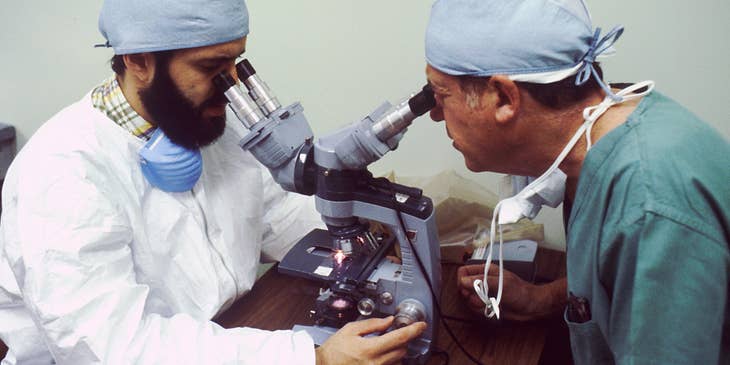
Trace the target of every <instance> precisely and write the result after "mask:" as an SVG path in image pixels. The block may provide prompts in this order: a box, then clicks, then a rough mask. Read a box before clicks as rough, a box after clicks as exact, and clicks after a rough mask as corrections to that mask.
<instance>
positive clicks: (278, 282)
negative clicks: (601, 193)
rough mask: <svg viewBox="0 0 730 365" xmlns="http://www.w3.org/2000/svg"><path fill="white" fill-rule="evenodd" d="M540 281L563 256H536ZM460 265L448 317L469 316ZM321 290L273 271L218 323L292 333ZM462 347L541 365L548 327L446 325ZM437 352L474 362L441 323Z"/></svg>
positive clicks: (445, 304)
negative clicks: (460, 289) (460, 287)
mask: <svg viewBox="0 0 730 365" xmlns="http://www.w3.org/2000/svg"><path fill="white" fill-rule="evenodd" d="M537 265H538V276H539V277H542V278H545V279H552V278H554V277H557V276H559V275H561V274H562V273H563V272H564V268H565V261H564V254H563V253H562V252H558V251H553V250H543V249H540V250H539V251H538V256H537ZM457 268H458V265H454V264H444V265H443V266H442V277H443V285H442V298H441V306H442V310H443V311H444V313H445V314H446V315H452V316H454V317H469V318H473V319H477V318H478V317H477V316H476V315H473V316H470V315H469V314H468V313H469V311H468V309H467V308H466V306H465V305H464V303H463V302H462V301H461V297H460V295H458V293H457V292H456V287H455V283H456V269H457ZM318 291H319V286H318V285H316V284H315V283H313V282H311V281H308V280H305V279H300V278H294V277H290V276H285V275H282V274H279V273H278V272H277V271H276V268H273V269H271V270H269V271H268V272H267V273H266V274H264V275H263V276H262V277H261V278H260V279H259V280H258V281H257V282H256V284H255V285H254V287H253V289H252V290H251V292H250V293H248V294H247V295H246V296H245V297H243V298H241V299H240V300H238V301H237V302H236V303H234V304H233V305H232V306H231V308H229V309H228V310H226V311H225V312H224V313H222V314H221V315H220V316H219V317H218V318H216V320H215V321H216V322H218V323H219V324H221V325H222V326H224V327H240V326H244V327H255V328H261V329H266V330H280V329H290V328H291V327H292V326H293V325H294V324H312V323H313V322H312V320H311V319H310V318H309V316H308V314H309V311H310V310H311V309H313V307H314V302H315V298H316V297H317V293H318ZM447 323H448V324H449V326H450V327H451V329H452V331H453V332H454V334H455V335H456V337H457V338H458V340H459V341H460V342H461V343H462V345H463V346H464V347H465V348H466V349H467V350H468V351H469V352H470V353H471V354H472V355H473V356H475V357H477V358H478V359H479V360H480V361H481V362H482V363H484V364H537V363H538V362H539V361H540V355H541V353H542V350H543V346H544V345H545V337H546V333H547V328H546V326H545V324H544V323H541V322H532V323H508V322H500V323H490V322H484V321H482V322H479V321H474V322H471V323H464V322H459V321H454V320H447ZM439 326H440V329H439V336H438V338H437V341H436V348H438V349H441V350H444V351H446V352H447V353H448V354H449V358H450V364H469V363H471V362H470V360H469V359H468V357H467V356H466V355H464V354H463V353H462V352H461V350H459V348H458V346H457V345H456V344H455V343H454V342H453V340H452V339H451V337H450V336H449V334H448V333H447V332H446V331H445V330H444V328H443V324H441V323H439ZM442 363H443V358H441V357H438V356H434V357H432V358H431V360H430V361H429V364H434V365H435V364H442Z"/></svg>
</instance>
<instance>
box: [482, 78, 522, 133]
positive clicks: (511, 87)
mask: <svg viewBox="0 0 730 365" xmlns="http://www.w3.org/2000/svg"><path fill="white" fill-rule="evenodd" d="M489 88H490V89H491V90H493V91H494V92H495V94H496V98H497V100H496V103H495V111H494V117H495V119H496V121H497V123H508V122H510V121H512V120H513V119H514V118H516V117H517V113H518V112H519V110H520V103H521V101H522V100H521V99H520V89H519V88H518V87H517V84H516V83H515V82H514V81H512V80H510V79H509V77H507V76H505V75H494V76H492V77H490V78H489Z"/></svg>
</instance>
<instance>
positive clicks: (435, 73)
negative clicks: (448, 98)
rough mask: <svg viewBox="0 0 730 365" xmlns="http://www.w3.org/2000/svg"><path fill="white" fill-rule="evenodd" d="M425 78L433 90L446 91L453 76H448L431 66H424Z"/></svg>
mask: <svg viewBox="0 0 730 365" xmlns="http://www.w3.org/2000/svg"><path fill="white" fill-rule="evenodd" d="M426 78H427V79H428V83H429V84H431V86H432V87H434V88H439V89H446V88H448V86H449V84H450V81H452V80H451V79H452V78H453V76H449V75H447V74H445V73H443V72H441V71H439V70H437V69H435V68H433V67H432V66H431V65H427V66H426Z"/></svg>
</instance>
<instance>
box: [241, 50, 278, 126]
mask: <svg viewBox="0 0 730 365" xmlns="http://www.w3.org/2000/svg"><path fill="white" fill-rule="evenodd" d="M236 72H237V73H238V79H239V80H241V82H243V84H244V85H246V88H247V89H248V92H249V94H250V95H251V98H252V99H253V100H254V101H255V102H256V104H258V105H259V107H260V108H261V110H262V111H263V112H264V114H265V115H266V116H267V117H268V116H269V115H271V113H272V112H274V111H275V110H277V109H279V108H280V107H281V104H280V103H279V100H277V99H276V97H275V96H274V95H273V94H272V92H271V90H270V89H269V86H268V85H266V83H265V82H263V81H262V80H261V78H260V77H259V75H257V74H256V70H255V69H254V68H253V66H251V63H250V62H248V59H244V60H243V61H241V62H239V63H238V64H237V65H236Z"/></svg>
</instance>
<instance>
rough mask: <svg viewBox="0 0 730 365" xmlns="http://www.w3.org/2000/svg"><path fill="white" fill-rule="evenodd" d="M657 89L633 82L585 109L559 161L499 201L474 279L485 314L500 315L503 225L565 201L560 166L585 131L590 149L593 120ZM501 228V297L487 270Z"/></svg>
mask: <svg viewBox="0 0 730 365" xmlns="http://www.w3.org/2000/svg"><path fill="white" fill-rule="evenodd" d="M643 88H646V90H644V91H643V92H641V93H638V94H633V93H634V92H636V91H637V90H640V89H643ZM653 89H654V82H653V81H644V82H640V83H637V84H634V85H631V86H629V87H627V88H626V89H623V90H621V91H619V92H618V93H616V94H610V95H608V96H606V98H605V99H604V100H603V101H602V102H601V103H600V104H598V105H595V106H592V107H588V108H586V109H585V110H583V119H584V122H583V124H582V125H581V126H580V128H578V131H576V133H575V135H573V138H571V139H570V141H569V142H568V144H567V145H566V146H565V148H563V151H562V152H560V155H558V158H557V159H555V162H553V164H552V165H550V167H549V168H548V170H547V171H545V173H544V174H542V175H541V176H540V177H538V178H537V179H535V181H533V182H532V183H530V184H529V185H527V186H526V187H525V188H524V189H522V190H521V191H520V192H519V193H517V194H516V195H515V196H513V197H510V198H507V199H504V200H502V201H500V202H499V203H497V206H496V207H495V208H494V213H493V215H492V225H491V229H490V232H489V250H488V253H487V260H486V262H485V265H484V276H483V279H482V280H475V281H474V291H476V293H477V295H478V296H479V298H480V299H481V300H482V301H483V302H484V304H486V307H485V308H484V315H485V316H486V317H487V318H492V317H494V316H496V317H497V319H499V303H500V301H501V300H502V282H503V271H504V268H503V263H502V225H503V224H510V223H516V222H517V221H519V220H520V219H522V218H530V219H532V218H535V217H536V216H537V213H538V212H540V209H541V208H542V206H543V205H547V206H550V207H552V208H555V207H557V206H558V205H559V204H560V203H562V202H563V197H564V195H565V182H566V180H567V175H566V174H565V173H564V172H563V171H561V170H560V169H559V168H558V166H559V165H560V164H561V163H562V162H563V160H564V159H565V157H566V156H567V155H568V153H570V151H571V150H572V149H573V147H574V146H575V144H576V143H577V142H578V140H579V139H580V137H581V135H583V134H585V138H586V150H589V149H590V148H591V145H592V141H591V129H592V128H593V123H595V122H596V120H598V118H599V117H601V115H603V113H605V112H606V110H608V108H610V107H612V106H614V105H616V104H619V103H622V102H624V101H628V100H633V99H637V98H640V97H643V96H644V95H646V94H649V93H650V92H651V91H652V90H653ZM497 230H499V280H498V283H499V284H498V288H497V297H496V298H495V297H490V296H489V294H488V293H489V286H488V284H487V272H488V270H489V264H490V263H491V262H492V247H493V246H494V241H495V231H497Z"/></svg>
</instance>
